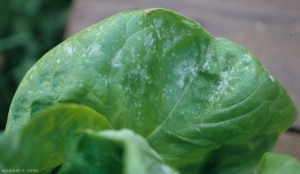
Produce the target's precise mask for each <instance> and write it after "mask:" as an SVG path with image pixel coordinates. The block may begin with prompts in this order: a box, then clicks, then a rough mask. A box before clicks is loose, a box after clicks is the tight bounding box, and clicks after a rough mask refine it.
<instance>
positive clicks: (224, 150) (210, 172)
mask: <svg viewBox="0 0 300 174" xmlns="http://www.w3.org/2000/svg"><path fill="white" fill-rule="evenodd" d="M277 138H278V135H260V136H257V137H254V138H252V139H251V140H250V141H249V142H248V143H247V144H244V145H238V146H223V147H221V148H219V149H217V150H216V151H214V152H212V154H211V155H210V158H209V160H208V161H207V162H206V164H205V165H203V167H201V172H200V173H206V174H233V173H234V174H252V173H253V172H254V169H255V168H257V166H258V164H259V162H260V160H261V158H262V156H263V155H264V153H265V152H267V151H270V150H271V149H272V148H273V147H274V145H275V143H276V141H277Z"/></svg>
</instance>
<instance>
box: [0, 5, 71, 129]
mask: <svg viewBox="0 0 300 174" xmlns="http://www.w3.org/2000/svg"><path fill="white" fill-rule="evenodd" d="M70 6H71V0H63V1H61V0H26V1H23V0H0V130H3V129H4V127H5V124H6V118H7V114H8V109H9V106H10V103H11V100H12V97H13V95H14V93H15V91H16V88H17V87H18V85H19V83H20V81H21V80H22V78H23V76H24V75H25V73H26V72H27V71H28V69H29V68H30V67H31V66H32V65H33V64H34V63H35V62H36V61H37V60H38V59H39V58H40V57H42V56H43V55H44V54H45V53H46V52H47V51H49V50H50V49H52V48H53V47H54V46H56V45H57V44H59V43H60V42H61V41H62V40H63V36H64V31H65V28H66V23H67V19H68V15H69V13H70Z"/></svg>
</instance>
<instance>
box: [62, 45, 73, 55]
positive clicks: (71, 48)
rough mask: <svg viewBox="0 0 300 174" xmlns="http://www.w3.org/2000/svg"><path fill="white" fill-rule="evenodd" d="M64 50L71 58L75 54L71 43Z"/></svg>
mask: <svg viewBox="0 0 300 174" xmlns="http://www.w3.org/2000/svg"><path fill="white" fill-rule="evenodd" d="M64 49H65V51H66V52H67V54H69V55H70V56H72V55H73V54H74V47H73V46H72V45H71V44H70V43H67V44H66V46H65V48H64Z"/></svg>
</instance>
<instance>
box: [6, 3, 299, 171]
mask: <svg viewBox="0 0 300 174" xmlns="http://www.w3.org/2000/svg"><path fill="white" fill-rule="evenodd" d="M296 116H297V110H296V107H295V105H294V103H293V101H292V100H291V98H290V96H289V95H288V93H287V91H286V90H285V89H284V87H283V86H282V85H281V84H280V83H279V82H278V81H277V80H276V79H275V78H274V77H273V76H272V75H271V74H270V73H269V72H268V71H267V70H266V69H265V68H264V67H263V66H262V64H261V63H260V62H259V61H258V60H257V59H256V58H255V56H253V55H252V54H251V53H249V52H248V51H247V50H245V49H244V48H242V47H241V46H239V45H237V44H235V43H233V42H231V41H228V40H226V39H223V38H215V37H213V36H212V35H210V34H209V33H208V32H207V31H206V30H205V29H204V28H203V27H202V26H201V25H200V24H198V23H197V22H195V21H193V20H191V19H188V18H186V17H184V16H181V15H179V14H176V13H174V12H172V11H168V10H165V9H150V10H137V11H129V12H124V13H120V14H117V15H115V16H112V17H110V18H108V19H105V20H103V21H101V22H99V23H97V24H95V25H92V26H91V27H89V28H87V29H85V30H83V31H81V32H79V33H78V34H76V35H74V36H72V37H71V38H69V39H68V40H66V41H65V42H63V43H61V44H60V45H58V46H57V47H55V48H53V49H52V50H51V51H49V52H48V53H47V54H45V55H44V56H43V57H42V58H41V59H40V60H39V61H38V62H37V63H36V64H35V65H34V66H33V67H32V68H31V69H30V70H29V71H28V73H27V74H26V75H25V77H24V79H23V80H22V82H21V84H20V86H19V88H18V90H17V92H16V94H15V96H14V99H13V102H12V104H11V107H10V112H9V117H8V122H7V127H6V130H5V133H3V135H1V137H0V142H1V144H0V145H1V146H0V149H1V153H2V154H1V157H0V168H3V169H2V170H3V171H4V172H5V171H6V170H8V169H16V168H17V169H26V170H27V169H37V170H38V171H39V172H41V173H50V172H52V173H57V172H58V173H124V174H132V173H145V174H147V173H149V174H150V173H155V174H157V173H161V174H167V173H243V174H245V173H253V172H255V171H256V168H257V165H258V164H259V162H260V160H261V158H262V156H263V155H264V153H265V152H267V151H269V150H271V149H272V147H273V146H274V144H275V142H276V140H277V138H278V136H279V134H280V133H281V132H283V131H285V130H286V129H287V128H288V127H289V126H290V125H291V124H292V123H293V122H294V121H295V119H296ZM269 156H270V154H268V155H266V156H265V157H264V159H263V161H262V165H261V167H260V168H259V170H258V173H260V174H265V173H270V172H268V171H269V170H268V168H270V166H272V164H273V162H274V161H272V160H269V159H270V157H269ZM271 156H272V154H271ZM272 158H273V157H272ZM274 158H275V159H278V158H281V156H280V155H279V157H277V155H275V157H274ZM294 161H295V160H294ZM274 163H276V162H274ZM293 165H294V166H296V167H294V168H295V170H294V169H293V170H294V171H297V167H298V169H299V163H298V162H297V161H296V162H294V163H293ZM265 169H266V170H265ZM298 171H299V170H298ZM12 172H13V171H12Z"/></svg>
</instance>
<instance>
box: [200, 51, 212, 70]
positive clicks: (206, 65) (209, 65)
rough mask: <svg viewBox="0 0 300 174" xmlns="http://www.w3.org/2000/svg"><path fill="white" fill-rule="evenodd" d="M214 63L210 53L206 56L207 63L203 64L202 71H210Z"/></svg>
mask: <svg viewBox="0 0 300 174" xmlns="http://www.w3.org/2000/svg"><path fill="white" fill-rule="evenodd" d="M212 63H213V61H212V56H211V55H210V54H209V55H208V56H207V58H206V61H205V63H204V64H203V66H202V72H204V71H209V70H210V69H211V65H212Z"/></svg>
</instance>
